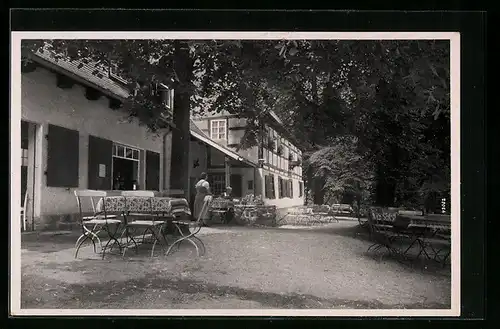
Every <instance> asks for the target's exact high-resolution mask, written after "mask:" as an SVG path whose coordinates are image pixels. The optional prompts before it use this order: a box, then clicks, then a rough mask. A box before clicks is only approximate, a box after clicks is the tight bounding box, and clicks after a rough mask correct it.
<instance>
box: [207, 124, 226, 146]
mask: <svg viewBox="0 0 500 329" xmlns="http://www.w3.org/2000/svg"><path fill="white" fill-rule="evenodd" d="M214 123H217V124H220V123H224V131H223V134H224V138H219V137H220V135H221V133H220V132H219V130H218V131H217V133H216V135H217V137H215V136H214V131H213V130H214V128H217V129H220V128H222V127H221V126H219V125H217V127H214ZM210 138H211V139H213V140H214V141H220V140H227V119H213V120H210Z"/></svg>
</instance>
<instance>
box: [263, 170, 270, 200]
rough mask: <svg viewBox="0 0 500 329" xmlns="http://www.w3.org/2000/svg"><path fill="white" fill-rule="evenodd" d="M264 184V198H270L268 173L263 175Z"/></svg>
mask: <svg viewBox="0 0 500 329" xmlns="http://www.w3.org/2000/svg"><path fill="white" fill-rule="evenodd" d="M264 186H265V190H266V198H268V199H270V198H271V186H270V184H269V175H265V176H264Z"/></svg>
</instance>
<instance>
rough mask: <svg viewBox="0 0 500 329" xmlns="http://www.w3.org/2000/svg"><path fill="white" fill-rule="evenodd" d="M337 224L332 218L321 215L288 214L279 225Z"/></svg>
mask: <svg viewBox="0 0 500 329" xmlns="http://www.w3.org/2000/svg"><path fill="white" fill-rule="evenodd" d="M333 222H337V219H336V218H335V217H334V216H328V215H322V214H288V215H287V216H286V217H284V218H283V219H282V220H281V221H280V222H279V225H297V226H312V225H320V224H328V223H333Z"/></svg>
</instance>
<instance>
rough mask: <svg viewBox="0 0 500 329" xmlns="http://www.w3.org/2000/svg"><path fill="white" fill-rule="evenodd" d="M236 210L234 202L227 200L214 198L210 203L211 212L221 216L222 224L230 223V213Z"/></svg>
mask: <svg viewBox="0 0 500 329" xmlns="http://www.w3.org/2000/svg"><path fill="white" fill-rule="evenodd" d="M233 209H234V201H233V200H231V199H225V198H214V199H212V201H211V203H210V210H209V211H210V212H211V213H212V214H217V215H218V216H220V219H221V221H222V222H227V221H228V218H227V216H228V213H229V212H230V211H231V210H233Z"/></svg>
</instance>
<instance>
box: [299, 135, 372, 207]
mask: <svg viewBox="0 0 500 329" xmlns="http://www.w3.org/2000/svg"><path fill="white" fill-rule="evenodd" d="M357 144H358V139H357V138H356V137H353V136H339V137H337V138H335V140H334V141H333V144H331V145H330V146H327V147H323V148H321V149H319V150H317V151H315V152H314V153H312V154H311V155H310V157H309V158H308V161H307V166H310V167H312V168H313V169H314V170H313V172H314V173H313V177H314V178H318V177H320V178H322V179H324V181H325V184H324V186H323V189H324V190H328V191H329V193H330V194H331V197H332V198H336V199H337V200H339V198H340V197H341V196H342V195H343V194H344V193H352V194H354V195H356V196H358V197H359V198H361V197H363V195H362V192H363V191H366V190H369V189H370V187H371V186H370V184H371V183H372V182H373V172H374V170H373V165H371V164H370V163H369V162H367V161H366V158H365V157H363V156H362V155H360V154H359V153H358V152H356V150H357ZM365 197H366V196H365Z"/></svg>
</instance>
